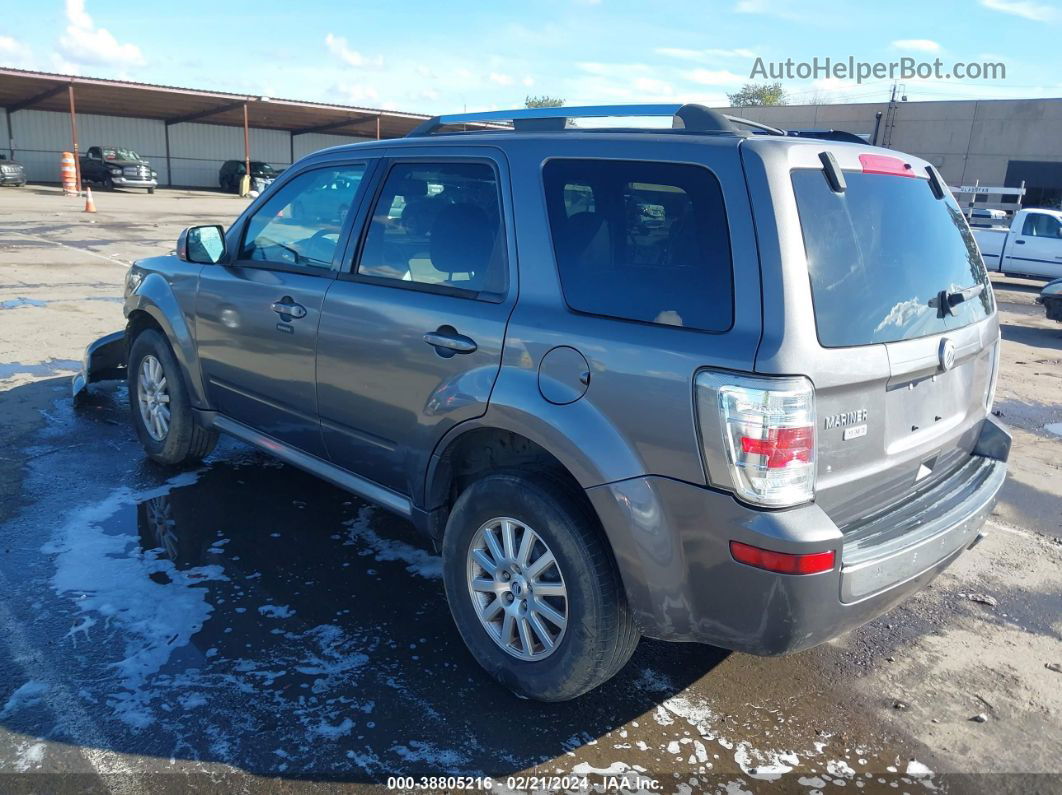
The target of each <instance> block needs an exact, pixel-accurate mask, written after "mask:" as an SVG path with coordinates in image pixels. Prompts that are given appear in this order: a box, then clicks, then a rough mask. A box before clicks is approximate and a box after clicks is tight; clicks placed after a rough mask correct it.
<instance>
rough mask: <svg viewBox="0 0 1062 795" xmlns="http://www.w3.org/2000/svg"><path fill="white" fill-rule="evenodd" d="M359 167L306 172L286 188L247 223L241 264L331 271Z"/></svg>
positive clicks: (359, 175) (358, 178)
mask: <svg viewBox="0 0 1062 795" xmlns="http://www.w3.org/2000/svg"><path fill="white" fill-rule="evenodd" d="M364 173H365V166H364V165H352V166H337V167H334V168H319V169H315V170H313V171H307V172H305V173H303V174H300V175H299V176H297V177H295V178H294V179H293V180H291V181H290V182H288V183H287V184H286V185H285V186H284V187H283V188H281V189H280V190H279V191H278V192H277V193H275V194H274V195H273V196H272V197H271V198H270V199H269V201H267V202H266V203H265V204H263V205H262V206H261V207H259V208H258V210H257V211H256V212H255V214H254V215H253V216H252V217H251V220H250V221H248V223H247V231H246V232H245V233H244V237H243V244H242V245H241V246H240V259H241V260H257V261H261V262H272V263H276V264H279V265H294V266H302V267H309V268H324V269H327V268H331V267H332V257H333V255H334V254H335V250H336V245H337V244H338V242H339V236H340V233H341V232H342V229H343V221H344V219H345V218H346V217H347V213H349V212H350V208H351V205H353V203H354V197H355V196H356V195H357V192H358V185H360V184H361V178H362V176H363V175H364Z"/></svg>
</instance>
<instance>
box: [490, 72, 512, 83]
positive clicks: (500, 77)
mask: <svg viewBox="0 0 1062 795" xmlns="http://www.w3.org/2000/svg"><path fill="white" fill-rule="evenodd" d="M487 79H488V80H490V82H492V83H497V84H498V85H499V86H511V85H512V84H513V79H512V77H510V76H509V75H506V74H502V73H501V72H491V73H490V74H489V75H487Z"/></svg>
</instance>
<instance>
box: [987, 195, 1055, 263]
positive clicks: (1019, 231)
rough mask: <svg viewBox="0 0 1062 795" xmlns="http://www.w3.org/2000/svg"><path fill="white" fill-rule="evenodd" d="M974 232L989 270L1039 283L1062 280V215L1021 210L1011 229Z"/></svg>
mask: <svg viewBox="0 0 1062 795" xmlns="http://www.w3.org/2000/svg"><path fill="white" fill-rule="evenodd" d="M971 231H972V232H973V235H974V239H975V240H977V246H978V248H980V249H981V256H982V257H983V258H984V260H985V267H987V268H988V270H990V271H1000V272H1002V273H1008V274H1009V273H1013V274H1015V275H1020V276H1032V277H1033V278H1036V279H1057V278H1059V277H1062V212H1060V211H1058V210H1033V209H1028V210H1019V211H1018V212H1017V213H1015V214H1014V220H1013V221H1012V222H1011V224H1010V229H1005V228H1001V229H980V228H977V227H974V228H973V229H972V230H971Z"/></svg>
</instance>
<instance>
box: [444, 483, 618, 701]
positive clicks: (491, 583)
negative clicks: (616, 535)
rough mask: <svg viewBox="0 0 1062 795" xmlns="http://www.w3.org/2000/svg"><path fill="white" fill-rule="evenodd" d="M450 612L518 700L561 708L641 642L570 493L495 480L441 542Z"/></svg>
mask: <svg viewBox="0 0 1062 795" xmlns="http://www.w3.org/2000/svg"><path fill="white" fill-rule="evenodd" d="M442 546H443V579H444V582H445V585H446V596H447V600H448V601H449V604H450V612H451V614H452V615H453V617H454V621H455V623H456V624H457V629H458V631H459V632H460V633H461V637H462V639H463V640H464V642H465V645H466V646H467V647H468V649H469V651H470V652H471V653H472V656H473V657H475V659H476V661H477V662H478V663H479V664H480V665H481V666H483V668H484V669H485V670H486V671H487V673H489V674H490V675H491V676H493V677H494V678H495V679H497V680H498V681H499V682H500V683H501V684H503V685H504V686H505V687H507V688H509V689H510V690H512V691H513V692H514V693H516V694H517V695H520V696H524V697H527V698H533V699H536V700H538V701H567V700H569V699H572V698H575V697H577V696H580V695H582V694H583V693H586V692H587V691H589V690H592V689H593V688H595V687H597V686H598V685H600V684H602V683H604V682H605V681H607V680H608V679H610V678H611V677H612V676H614V675H615V674H616V673H617V672H618V671H619V670H620V669H621V668H622V667H623V666H624V665H625V664H626V663H627V661H628V660H629V659H630V657H631V655H632V654H633V653H634V649H635V647H636V646H637V645H638V639H639V633H638V629H637V626H636V625H635V623H634V619H633V616H632V615H631V611H630V608H629V607H628V605H627V600H626V597H625V595H624V593H623V585H622V583H621V581H620V577H619V572H618V571H617V569H616V564H615V562H614V560H613V558H612V554H611V551H610V550H609V548H608V546H607V544H606V543H605V540H604V538H603V537H602V535H601V533H600V531H599V530H598V527H597V519H596V517H595V516H594V515H593V513H592V511H591V510H590V508H589V506H587V505H586V504H585V503H584V502H583V501H582V500H580V499H579V495H576V494H574V493H573V492H572V491H571V490H569V488H568V487H567V485H566V484H564V483H563V482H561V481H558V480H554V479H553V478H550V477H547V476H545V475H535V476H528V475H524V474H522V473H518V472H499V473H496V474H492V475H489V476H487V477H485V478H483V479H481V480H479V481H477V482H475V483H473V484H472V485H471V486H469V487H468V488H467V489H466V490H465V491H464V492H462V494H461V496H460V497H459V498H458V499H457V502H456V503H455V505H454V509H453V512H452V513H451V514H450V518H449V520H448V522H447V525H446V533H445V535H444V537H443V545H442Z"/></svg>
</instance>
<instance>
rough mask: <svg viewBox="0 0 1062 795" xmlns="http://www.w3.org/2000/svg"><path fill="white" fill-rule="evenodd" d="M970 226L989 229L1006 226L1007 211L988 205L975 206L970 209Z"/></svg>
mask: <svg viewBox="0 0 1062 795" xmlns="http://www.w3.org/2000/svg"><path fill="white" fill-rule="evenodd" d="M970 226H971V227H985V228H989V229H994V228H998V227H1001V226H1004V227H1005V226H1007V212H1006V210H995V209H992V208H989V207H975V208H974V209H972V210H970Z"/></svg>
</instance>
